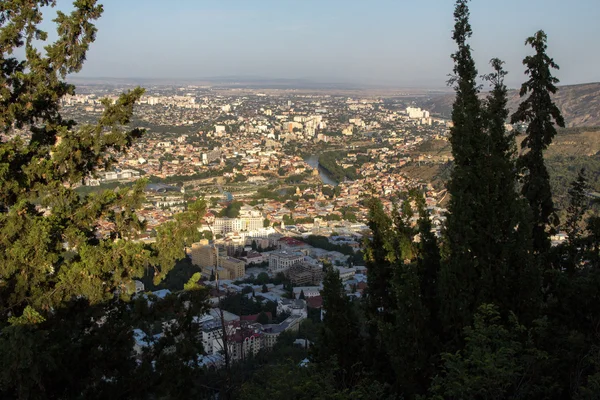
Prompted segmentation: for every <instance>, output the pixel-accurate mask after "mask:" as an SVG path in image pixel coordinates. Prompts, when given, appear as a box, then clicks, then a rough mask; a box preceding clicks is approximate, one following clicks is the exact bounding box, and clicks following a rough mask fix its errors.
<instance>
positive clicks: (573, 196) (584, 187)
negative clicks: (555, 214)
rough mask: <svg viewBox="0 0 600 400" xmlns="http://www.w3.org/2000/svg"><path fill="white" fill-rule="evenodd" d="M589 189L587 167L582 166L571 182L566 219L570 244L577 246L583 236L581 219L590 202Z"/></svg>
mask: <svg viewBox="0 0 600 400" xmlns="http://www.w3.org/2000/svg"><path fill="white" fill-rule="evenodd" d="M588 190H589V185H588V182H587V178H586V176H585V169H584V168H582V169H580V170H579V173H578V174H577V179H575V181H573V182H571V188H570V189H569V206H568V208H567V220H566V221H565V230H566V232H567V240H568V244H569V246H575V245H576V243H577V241H578V240H579V239H580V237H581V234H582V229H581V222H582V221H581V220H582V218H583V216H584V214H585V212H586V210H587V208H588V204H589V200H588V197H587V192H588Z"/></svg>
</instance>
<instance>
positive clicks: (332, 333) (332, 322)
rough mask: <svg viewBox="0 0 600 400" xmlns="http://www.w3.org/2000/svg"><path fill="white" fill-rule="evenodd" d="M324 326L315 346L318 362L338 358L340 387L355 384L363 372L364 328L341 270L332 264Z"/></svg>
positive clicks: (324, 293)
mask: <svg viewBox="0 0 600 400" xmlns="http://www.w3.org/2000/svg"><path fill="white" fill-rule="evenodd" d="M321 295H322V297H323V309H324V312H325V316H324V317H323V328H322V331H321V340H320V341H319V342H318V344H317V346H316V347H315V355H316V358H317V360H318V361H321V362H328V361H330V360H331V359H332V358H335V359H336V360H337V363H338V366H339V367H340V370H341V373H340V376H339V384H340V387H344V388H345V387H348V386H351V385H352V384H353V382H354V379H355V377H356V374H357V373H358V372H359V371H360V361H361V348H362V346H361V341H360V337H361V336H360V328H359V326H358V320H357V317H356V315H355V312H354V308H353V306H352V303H351V302H350V299H349V298H348V297H347V296H346V293H345V292H344V287H343V285H342V280H341V279H340V274H339V272H338V271H337V270H336V269H334V268H333V267H332V266H331V265H328V266H327V267H326V272H325V277H324V278H323V291H322V292H321Z"/></svg>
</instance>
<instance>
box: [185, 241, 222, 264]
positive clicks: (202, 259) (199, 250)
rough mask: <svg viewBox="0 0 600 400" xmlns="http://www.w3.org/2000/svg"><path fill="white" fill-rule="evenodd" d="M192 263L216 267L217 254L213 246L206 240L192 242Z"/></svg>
mask: <svg viewBox="0 0 600 400" xmlns="http://www.w3.org/2000/svg"><path fill="white" fill-rule="evenodd" d="M191 255H192V264H194V265H197V266H199V267H202V268H204V267H216V266H217V254H216V252H215V249H214V248H213V246H210V245H209V244H208V241H207V240H204V241H200V242H198V243H193V244H192V251H191Z"/></svg>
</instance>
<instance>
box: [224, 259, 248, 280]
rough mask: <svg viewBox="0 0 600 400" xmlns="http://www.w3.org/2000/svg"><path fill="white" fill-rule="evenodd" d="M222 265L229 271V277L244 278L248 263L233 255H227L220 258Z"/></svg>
mask: <svg viewBox="0 0 600 400" xmlns="http://www.w3.org/2000/svg"><path fill="white" fill-rule="evenodd" d="M219 261H220V263H221V267H223V268H224V269H226V270H228V271H229V276H230V278H229V279H238V278H242V277H243V276H244V274H245V272H246V263H245V262H244V261H242V260H238V259H237V258H233V257H226V258H224V259H222V260H219Z"/></svg>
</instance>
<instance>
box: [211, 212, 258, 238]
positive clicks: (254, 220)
mask: <svg viewBox="0 0 600 400" xmlns="http://www.w3.org/2000/svg"><path fill="white" fill-rule="evenodd" d="M263 222H264V219H263V217H262V216H258V217H257V216H246V217H241V218H227V217H219V218H215V220H214V222H213V226H212V231H213V233H214V234H215V235H223V234H226V233H230V232H242V231H246V232H249V231H258V230H260V229H262V228H263Z"/></svg>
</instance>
